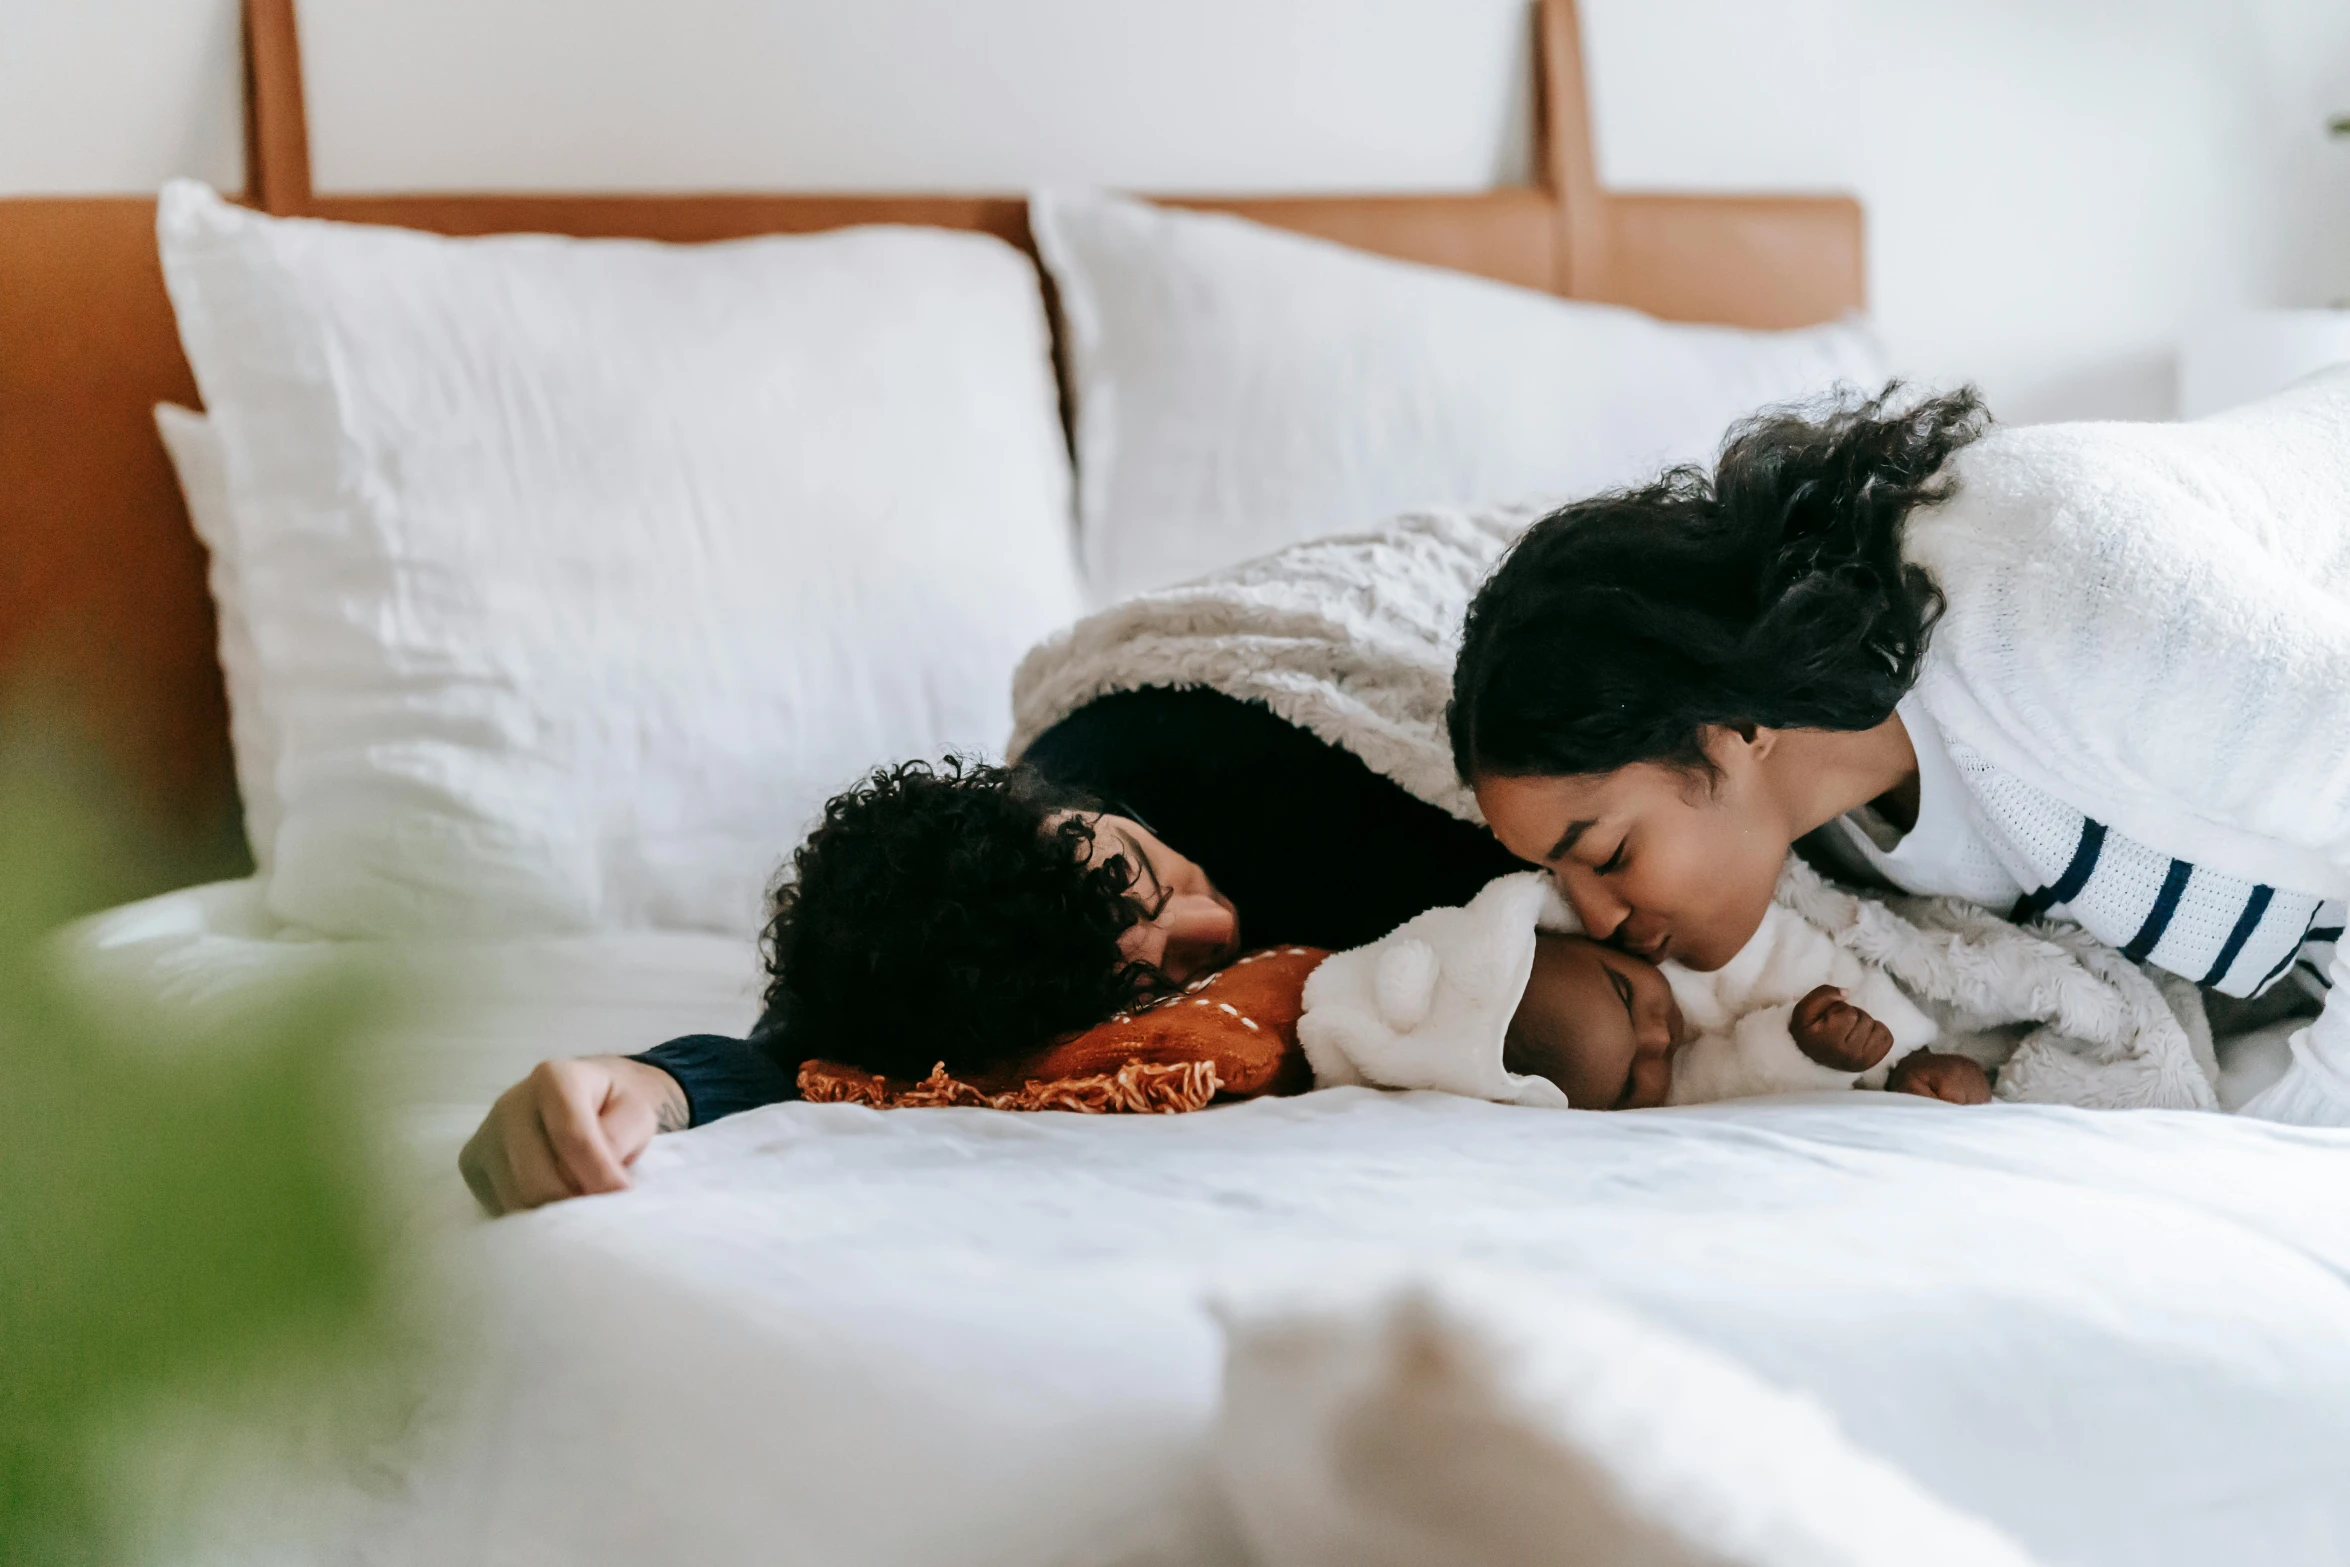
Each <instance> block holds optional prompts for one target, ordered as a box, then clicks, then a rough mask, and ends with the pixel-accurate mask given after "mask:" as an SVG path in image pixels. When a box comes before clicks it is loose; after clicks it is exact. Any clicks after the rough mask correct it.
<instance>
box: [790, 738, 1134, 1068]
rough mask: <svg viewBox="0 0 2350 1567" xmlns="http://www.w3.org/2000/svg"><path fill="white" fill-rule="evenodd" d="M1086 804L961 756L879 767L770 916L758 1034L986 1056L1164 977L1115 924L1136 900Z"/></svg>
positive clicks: (948, 1056) (916, 1053) (925, 1060)
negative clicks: (1096, 839)
mask: <svg viewBox="0 0 2350 1567" xmlns="http://www.w3.org/2000/svg"><path fill="white" fill-rule="evenodd" d="M1100 809H1101V804H1100V802H1099V801H1096V800H1094V799H1092V798H1091V797H1089V796H1086V795H1084V794H1081V793H1078V792H1075V791H1071V790H1067V789H1062V788H1058V787H1056V786H1054V785H1052V784H1050V783H1048V782H1047V781H1046V780H1045V779H1044V778H1043V777H1041V776H1040V775H1039V774H1038V773H1037V772H1036V771H1035V770H1034V769H1032V768H1027V767H1018V766H1011V767H994V766H986V765H982V764H978V763H974V762H970V761H966V760H965V759H963V758H960V757H949V758H948V759H946V760H945V761H944V762H942V763H939V764H936V765H933V764H931V763H929V762H922V761H913V762H904V763H901V764H899V765H897V766H895V767H883V768H878V769H876V770H875V771H874V772H873V773H871V774H870V775H869V776H867V777H866V778H865V779H864V780H863V781H862V782H860V783H859V784H858V785H857V786H856V787H854V788H852V789H849V790H846V791H844V792H843V793H841V794H838V795H835V796H833V798H832V799H831V800H830V801H828V802H826V804H825V807H824V817H823V820H822V821H821V822H819V823H818V824H817V827H816V829H815V831H813V832H811V833H810V834H809V835H808V838H807V841H806V842H804V843H802V844H801V845H800V847H799V849H798V850H797V851H796V852H795V853H794V854H793V855H792V859H791V864H790V865H789V866H788V867H787V869H786V873H785V875H784V878H783V879H782V880H781V882H780V883H779V884H778V885H777V887H776V888H775V891H774V893H773V915H772V917H771V918H770V919H769V921H768V924H767V930H766V936H765V941H764V947H765V952H766V958H767V968H768V975H769V979H768V985H767V1010H766V1015H765V1017H764V1018H763V1019H762V1020H761V1023H760V1026H759V1032H758V1041H759V1044H760V1046H761V1048H763V1049H764V1050H766V1052H767V1053H768V1055H769V1056H770V1057H771V1058H773V1059H774V1060H775V1061H776V1062H777V1064H779V1065H781V1066H783V1067H785V1068H786V1069H787V1070H796V1069H797V1068H798V1066H799V1064H800V1063H801V1062H803V1061H806V1060H810V1059H814V1058H823V1059H827V1060H833V1061H844V1062H848V1063H850V1064H851V1065H855V1066H859V1067H863V1068H865V1069H866V1070H867V1071H872V1072H879V1073H882V1074H884V1075H887V1076H892V1077H909V1076H910V1077H917V1078H919V1077H922V1076H924V1075H925V1074H927V1073H928V1072H929V1071H930V1069H931V1067H932V1066H933V1065H935V1064H937V1063H939V1062H941V1061H943V1062H945V1063H946V1066H947V1069H948V1070H949V1071H951V1072H958V1073H960V1072H977V1071H985V1070H987V1069H989V1068H992V1067H995V1066H998V1065H1000V1064H1002V1063H1003V1062H1005V1061H1006V1060H1009V1059H1011V1058H1014V1057H1017V1056H1019V1055H1022V1054H1025V1053H1027V1052H1029V1051H1031V1050H1034V1049H1036V1048H1038V1047H1039V1046H1041V1045H1044V1044H1047V1043H1049V1042H1050V1041H1051V1040H1053V1039H1054V1038H1056V1037H1058V1036H1060V1035H1062V1034H1066V1033H1069V1032H1071V1031H1073V1030H1077V1029H1083V1028H1089V1027H1091V1026H1092V1025H1094V1024H1096V1023H1099V1022H1101V1021H1103V1020H1104V1019H1106V1018H1108V1017H1110V1016H1111V1015H1112V1014H1114V1013H1117V1012H1119V1011H1122V1010H1125V1009H1126V1008H1128V1007H1131V1006H1133V1005H1135V1004H1136V1003H1137V1002H1138V1001H1141V1000H1143V999H1145V998H1147V997H1148V996H1150V995H1153V994H1156V993H1158V992H1160V991H1161V990H1163V989H1164V988H1165V986H1166V980H1165V979H1164V977H1163V976H1162V975H1161V974H1160V973H1159V971H1158V970H1156V969H1154V968H1152V967H1151V966H1149V965H1148V964H1143V963H1137V962H1133V961H1130V960H1128V959H1127V958H1126V957H1125V956H1124V955H1122V954H1121V953H1120V951H1119V949H1118V942H1119V938H1120V937H1121V936H1122V935H1123V934H1124V933H1125V932H1126V930H1127V929H1128V928H1129V927H1130V926H1132V925H1133V924H1135V922H1136V921H1138V920H1140V919H1143V918H1146V917H1147V916H1148V915H1149V913H1150V910H1149V909H1148V908H1146V907H1145V906H1144V905H1143V904H1142V903H1141V902H1140V901H1139V900H1138V898H1137V897H1136V895H1135V893H1134V887H1135V882H1136V878H1137V876H1138V875H1139V873H1140V867H1138V866H1134V865H1131V864H1129V863H1128V860H1129V857H1128V856H1126V855H1124V854H1117V855H1108V856H1104V857H1103V858H1102V860H1101V862H1100V863H1098V864H1093V863H1088V860H1089V856H1090V854H1091V848H1092V844H1093V835H1094V828H1093V816H1094V813H1096V812H1098V811H1099V810H1100Z"/></svg>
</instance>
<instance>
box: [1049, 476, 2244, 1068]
mask: <svg viewBox="0 0 2350 1567" xmlns="http://www.w3.org/2000/svg"><path fill="white" fill-rule="evenodd" d="M1543 509H1544V508H1542V507H1540V506H1536V505H1520V506H1508V507H1496V508H1490V509H1485V510H1480V511H1474V512H1458V511H1442V512H1425V513H1417V514H1413V515H1409V516H1405V517H1402V518H1399V519H1397V520H1396V521H1394V522H1392V523H1390V524H1388V525H1387V526H1385V527H1382V528H1379V529H1375V530H1373V531H1372V532H1369V533H1362V534H1355V535H1350V536H1346V537H1340V538H1332V539H1321V540H1315V541H1313V542H1311V543H1307V544H1300V545H1295V546H1293V547H1291V548H1289V549H1286V550H1283V551H1281V552H1279V553H1277V554H1274V555H1269V556H1266V557H1264V558H1263V559H1261V560H1256V561H1251V562H1249V563H1247V564H1245V565H1241V566H1236V567H1234V568H1232V569H1231V570H1229V571H1225V572H1220V573H1217V574H1216V575H1214V576H1210V577H1205V578H1202V579H1200V580H1199V581H1197V582H1192V583H1187V584H1185V585H1183V586H1180V587H1174V588H1167V589H1163V590H1160V591H1158V592H1155V593H1146V594H1142V595H1140V596H1138V597H1135V598H1131V599H1127V600H1125V601H1123V602H1121V603H1118V604H1115V605H1112V606H1111V607H1110V608H1108V609H1105V610H1103V611H1101V612H1100V613H1098V614H1095V615H1092V616H1090V617H1088V618H1087V619H1085V620H1082V621H1080V622H1078V623H1077V624H1076V625H1075V626H1073V627H1071V628H1070V629H1069V630H1067V631H1065V632H1063V633H1061V634H1060V635H1058V636H1056V637H1054V638H1053V639H1052V640H1051V641H1049V642H1046V643H1045V644H1044V645H1042V646H1040V647H1038V648H1037V649H1035V650H1034V651H1033V652H1031V653H1030V654H1029V655H1028V657H1027V658H1026V659H1024V660H1022V662H1021V665H1020V668H1019V671H1018V673H1017V674H1016V675H1015V676H1014V678H1013V688H1012V705H1013V723H1014V733H1013V738H1012V745H1011V751H1012V753H1013V754H1014V755H1017V754H1019V752H1020V751H1021V750H1023V749H1025V748H1026V747H1027V745H1028V744H1029V743H1030V742H1031V741H1033V740H1034V739H1035V738H1036V737H1037V736H1038V735H1039V734H1041V733H1043V731H1044V730H1045V729H1047V728H1049V727H1050V726H1051V725H1053V724H1054V723H1057V722H1058V721H1060V720H1061V719H1062V718H1065V717H1067V716H1068V715H1069V714H1070V713H1072V712H1074V711H1075V710H1076V709H1078V708H1080V707H1082V706H1084V705H1085V704H1086V703H1088V702H1090V701H1092V700H1094V699H1095V698H1096V697H1100V696H1104V695H1107V694H1108V693H1110V692H1113V691H1127V690H1136V689H1140V688H1144V687H1150V686H1183V687H1191V686H1204V687H1207V688H1209V689H1211V690H1216V691H1221V692H1223V693H1225V694H1226V695H1228V696H1234V697H1240V698H1243V699H1246V700H1251V701H1257V702H1262V703H1263V704H1265V706H1267V707H1269V708H1271V709H1272V710H1273V711H1274V712H1275V713H1278V714H1279V715H1281V716H1282V717H1283V718H1285V719H1287V720H1289V721H1290V722H1291V723H1293V724H1296V725H1298V726H1299V727H1300V728H1303V729H1305V730H1307V731H1308V732H1310V733H1312V734H1314V735H1316V736H1318V737H1319V738H1321V739H1323V740H1326V741H1328V742H1330V743H1331V744H1333V745H1338V746H1342V747H1344V748H1345V749H1347V750H1349V751H1351V752H1353V753H1354V754H1355V755H1357V756H1359V757H1361V758H1362V759H1363V761H1365V762H1366V763H1368V764H1369V765H1370V766H1371V768H1372V769H1373V770H1374V771H1376V772H1378V773H1380V774H1382V775H1383V776H1385V777H1388V778H1391V779H1393V780H1394V781H1395V782H1396V783H1398V784H1401V785H1402V786H1403V787H1404V788H1405V789H1408V790H1409V791H1411V792H1412V793H1413V794H1414V795H1416V796H1417V797H1419V798H1420V799H1422V800H1426V801H1428V802H1429V803H1430V804H1433V805H1437V806H1440V807H1442V808H1443V809H1445V810H1447V811H1450V812H1452V813H1453V814H1454V815H1456V816H1459V817H1461V818H1463V819H1464V820H1468V821H1477V820H1479V819H1480V818H1479V816H1478V813H1477V805H1476V801H1475V799H1474V798H1473V797H1472V796H1471V794H1470V793H1469V791H1468V789H1467V788H1466V787H1465V786H1464V785H1463V784H1462V783H1461V781H1460V779H1459V778H1458V777H1457V776H1455V774H1454V772H1453V767H1452V756H1451V752H1450V749H1449V747H1448V746H1447V744H1446V741H1445V734H1444V705H1445V701H1446V699H1447V698H1448V697H1449V696H1450V694H1451V689H1452V663H1453V655H1454V651H1455V649H1456V647H1457V645H1458V638H1459V633H1460V625H1461V620H1462V616H1463V615H1464V613H1465V612H1466V610H1467V608H1468V602H1469V598H1470V596H1471V595H1472V594H1474V593H1475V592H1476V589H1477V585H1478V584H1479V583H1480V582H1481V581H1483V580H1484V577H1485V575H1486V573H1487V571H1489V570H1490V569H1491V567H1492V565H1493V563H1494V561H1496V560H1497V559H1498V558H1499V557H1500V555H1501V553H1502V551H1503V550H1504V549H1505V548H1507V546H1508V545H1509V543H1510V541H1511V540H1512V539H1514V538H1516V537H1517V535H1518V534H1519V532H1521V531H1522V530H1523V529H1524V528H1526V527H1527V526H1528V525H1529V524H1531V523H1532V522H1533V521H1534V520H1535V519H1536V518H1537V517H1539V516H1541V515H1542V512H1543ZM1778 896H1779V901H1780V902H1782V903H1784V904H1786V905H1788V906H1789V907H1791V908H1793V909H1795V910H1796V911H1797V912H1798V913H1800V914H1802V915H1803V917H1804V918H1805V919H1807V920H1809V921H1811V922H1812V923H1813V924H1814V925H1816V926H1818V927H1819V928H1820V929H1821V930H1823V931H1825V932H1827V933H1828V935H1829V936H1830V937H1832V938H1833V939H1834V940H1835V941H1836V942H1837V944H1838V945H1840V946H1842V947H1844V948H1846V949H1847V950H1849V951H1851V952H1853V953H1854V954H1855V955H1856V956H1858V957H1860V958H1861V959H1862V960H1863V961H1865V962H1869V963H1873V964H1877V965H1879V966H1882V967H1883V968H1884V969H1885V970H1886V971H1887V972H1888V973H1890V974H1891V975H1892V976H1893V977H1894V979H1895V980H1897V981H1898V982H1899V983H1900V984H1901V985H1902V986H1903V987H1904V988H1905V989H1907V990H1908V991H1909V992H1910V993H1911V994H1912V995H1914V996H1916V997H1918V998H1919V999H1920V1000H1921V1001H1923V1002H1925V1003H1927V1004H1928V1006H1929V1008H1930V1009H1931V1010H1933V1011H1935V1012H1936V1013H1937V1015H1938V1016H1939V1018H1940V1020H1941V1022H1942V1023H1943V1026H1944V1028H1945V1030H1946V1031H1948V1032H1949V1033H1950V1034H1951V1035H1952V1036H1953V1038H1954V1044H1953V1048H1958V1049H1963V1050H1965V1051H1966V1052H1967V1053H1968V1054H1971V1055H1976V1056H1978V1057H1979V1058H1980V1059H1982V1060H1983V1061H1984V1064H1985V1065H1987V1066H1991V1067H1994V1068H1996V1069H1997V1071H1998V1077H1997V1091H1998V1093H1999V1095H2000V1097H2002V1098H2005V1099H2014V1100H2022V1101H2029V1102H2039V1103H2055V1104H2073V1105H2084V1106H2090V1107H2095V1108H2105V1109H2121V1108H2169V1109H2212V1108H2215V1107H2216V1104H2217V1101H2216V1099H2215V1097H2214V1095H2213V1091H2212V1079H2213V1072H2212V1070H2211V1067H2210V1040H2209V1035H2208V1031H2207V1030H2206V1029H2205V1028H2204V1024H2203V1012H2202V1005H2201V1001H2200V998H2199V997H2197V995H2196V993H2195V991H2194V988H2193V987H2192V986H2191V985H2186V984H2184V982H2172V981H2170V980H2169V977H2168V976H2161V979H2162V981H2163V982H2164V984H2166V985H2167V986H2168V991H2169V995H2168V1001H2167V1003H2166V992H2165V989H2164V988H2161V987H2160V986H2158V983H2157V979H2156V978H2155V977H2153V976H2152V975H2151V974H2150V971H2146V970H2141V969H2140V968H2139V967H2137V966H2136V965H2134V964H2132V963H2130V962H2128V961H2127V960H2126V959H2124V958H2123V957H2121V956H2120V954H2118V953H2116V952H2114V951H2112V950H2111V949H2109V948H2107V947H2105V946H2103V945H2101V944H2100V943H2098V942H2096V941H2094V940H2092V939H2090V938H2089V937H2087V936H2085V935H2083V934H2082V933H2080V932H2079V931H2077V930H2072V929H2069V928H2065V927H2056V926H2040V927H2035V928H2034V929H2032V930H2029V931H2027V930H2022V929H2018V928H2017V927H2015V926H2013V925H2010V924H2008V923H2007V922H2005V921H2004V920H2001V919H1998V918H1996V917H1994V916H1992V915H1990V914H1987V913H1985V912H1983V911H1981V910H1979V909H1975V908H1972V907H1969V906H1967V905H1963V904H1956V903H1952V902H1950V901H1949V900H1945V899H1908V898H1879V897H1876V896H1874V895H1867V896H1863V895H1857V894H1855V893H1852V892H1849V891H1846V890H1843V889H1841V888H1838V887H1835V886H1832V885H1830V884H1828V883H1826V882H1824V881H1822V880H1821V879H1820V878H1819V877H1818V876H1817V875H1816V874H1815V873H1813V872H1812V871H1811V870H1810V869H1809V868H1808V867H1807V866H1805V865H1804V864H1803V863H1802V862H1801V861H1799V860H1797V859H1795V858H1793V857H1792V856H1790V858H1789V860H1788V865H1787V870H1786V872H1785V874H1784V875H1783V876H1782V878H1781V880H1780V885H1779V893H1778ZM2174 1009H2175V1010H2174ZM2182 1019H2183V1020H2184V1021H2182Z"/></svg>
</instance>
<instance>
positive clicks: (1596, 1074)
mask: <svg viewBox="0 0 2350 1567" xmlns="http://www.w3.org/2000/svg"><path fill="white" fill-rule="evenodd" d="M1688 1037H1689V1026H1688V1024H1687V1023H1686V1022H1685V1021H1684V1020H1683V1019H1682V1016H1681V1008H1680V1006H1679V1005H1678V1004H1677V1003H1676V1002H1675V1001H1674V1000H1673V989H1672V987H1671V986H1670V985H1668V984H1666V983H1665V976H1664V974H1663V973H1662V972H1661V971H1660V970H1659V969H1658V968H1657V966H1656V965H1655V964H1653V963H1650V962H1648V961H1646V960H1645V959H1642V958H1636V957H1633V956H1632V955H1631V954H1629V953H1625V952H1618V951H1616V950H1615V949H1614V948H1613V947H1603V946H1601V945H1600V944H1599V943H1598V942H1596V941H1593V940H1591V939H1590V938H1589V937H1587V936H1561V935H1555V934H1553V933H1551V932H1548V931H1543V932H1540V933H1538V934H1537V935H1536V937H1535V941H1534V972H1533V975H1532V977H1531V978H1529V979H1528V980H1527V981H1526V992H1525V994H1524V995H1523V996H1522V997H1521V998H1520V999H1519V1001H1518V1010H1517V1011H1516V1012H1515V1013H1514V1014H1513V1015H1512V1016H1511V1018H1510V1025H1509V1032H1508V1034H1507V1035H1506V1036H1504V1041H1503V1047H1502V1061H1503V1064H1504V1065H1505V1066H1506V1067H1507V1068H1508V1069H1509V1070H1510V1071H1512V1072H1515V1073H1518V1074H1520V1075H1522V1076H1526V1077H1540V1078H1547V1079H1548V1080H1549V1081H1551V1082H1553V1083H1556V1084H1557V1085H1558V1086H1559V1088H1560V1089H1561V1090H1563V1091H1564V1092H1565V1094H1566V1096H1567V1102H1568V1103H1569V1104H1571V1105H1574V1106H1576V1107H1577V1108H1579V1109H1585V1110H1644V1109H1647V1108H1649V1107H1651V1106H1654V1105H1661V1104H1663V1103H1664V1102H1665V1097H1666V1094H1667V1092H1668V1091H1669V1090H1670V1089H1671V1088H1672V1084H1673V1067H1672V1057H1673V1052H1674V1051H1675V1050H1677V1049H1679V1048H1680V1047H1681V1045H1682V1044H1683V1043H1684V1042H1685V1041H1686V1040H1687V1039H1688Z"/></svg>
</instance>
